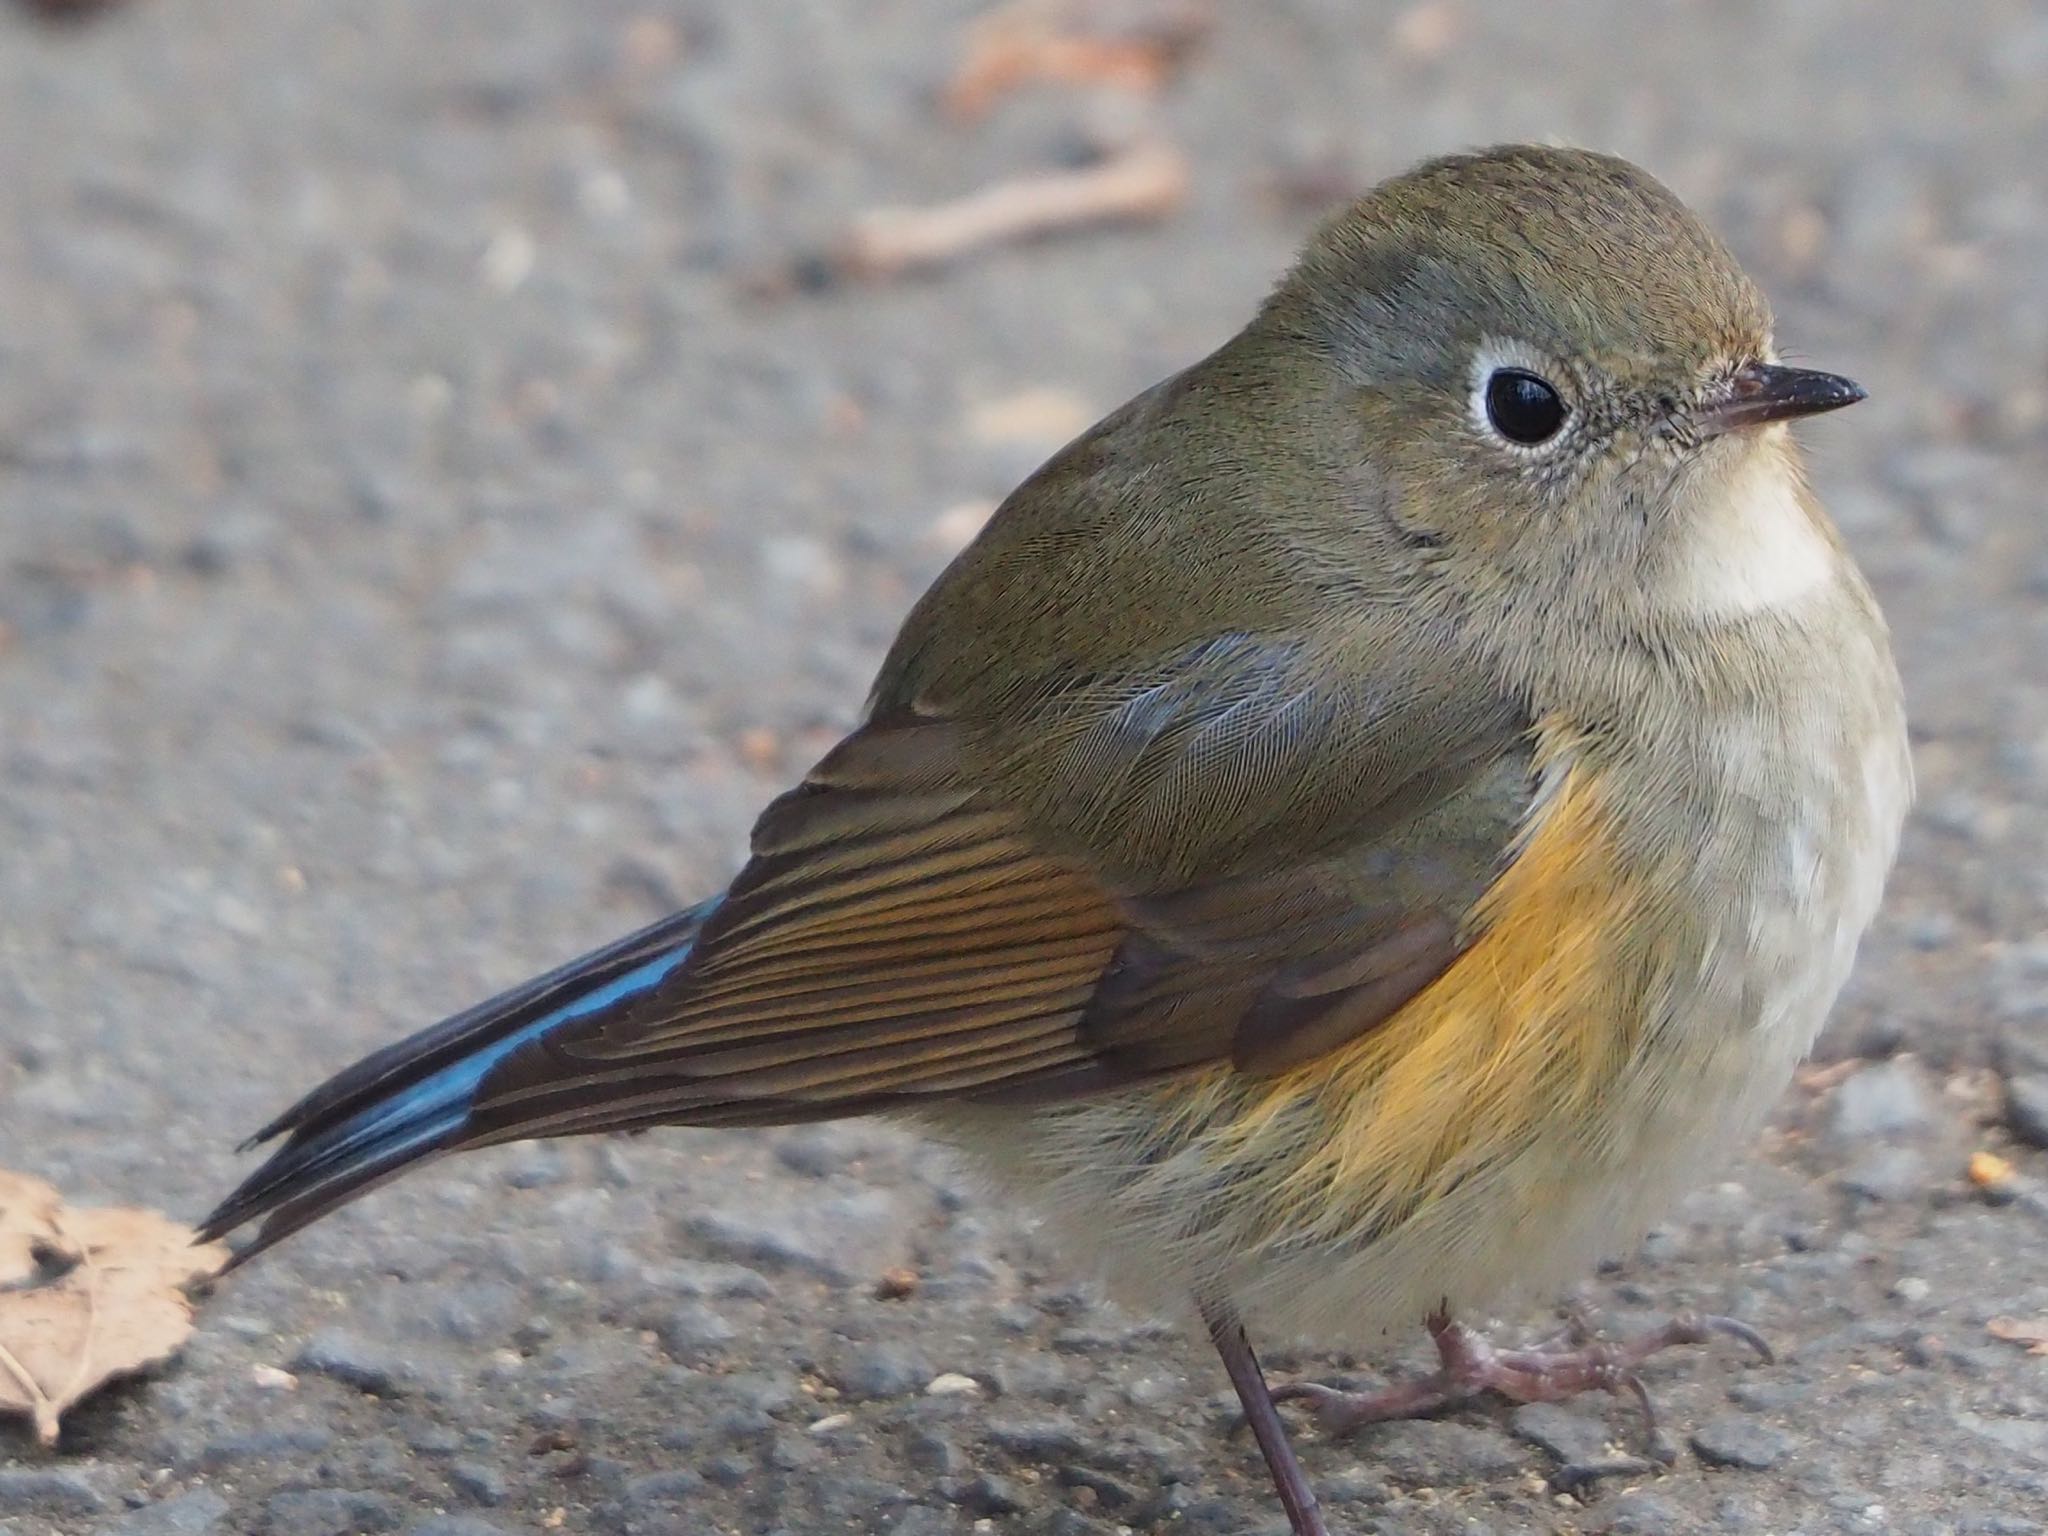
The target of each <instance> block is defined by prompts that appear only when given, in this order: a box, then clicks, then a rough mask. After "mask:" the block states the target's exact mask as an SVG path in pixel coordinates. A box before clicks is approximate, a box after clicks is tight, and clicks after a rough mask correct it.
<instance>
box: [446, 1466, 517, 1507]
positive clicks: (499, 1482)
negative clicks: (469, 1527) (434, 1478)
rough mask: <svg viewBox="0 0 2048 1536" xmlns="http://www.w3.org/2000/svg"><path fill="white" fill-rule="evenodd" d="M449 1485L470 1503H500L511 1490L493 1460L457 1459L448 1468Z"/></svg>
mask: <svg viewBox="0 0 2048 1536" xmlns="http://www.w3.org/2000/svg"><path fill="white" fill-rule="evenodd" d="M448 1483H449V1486H451V1487H452V1488H454V1490H455V1491H456V1492H457V1493H459V1494H461V1495H462V1496H463V1497H464V1498H465V1499H468V1500H469V1501H470V1503H472V1504H485V1505H493V1504H502V1503H504V1502H505V1496H506V1495H507V1494H508V1493H510V1492H511V1489H510V1487H509V1486H508V1484H507V1483H506V1481H505V1474H504V1473H503V1472H502V1471H500V1470H499V1469H498V1466H497V1464H496V1463H495V1462H489V1461H458V1462H453V1463H451V1464H450V1465H449V1468H448Z"/></svg>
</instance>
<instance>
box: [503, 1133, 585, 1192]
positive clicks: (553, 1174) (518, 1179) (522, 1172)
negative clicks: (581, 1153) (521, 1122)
mask: <svg viewBox="0 0 2048 1536" xmlns="http://www.w3.org/2000/svg"><path fill="white" fill-rule="evenodd" d="M568 1176H569V1165H568V1161H567V1159H566V1158H564V1157H563V1155H562V1149H561V1148H560V1147H558V1146H556V1145H555V1144H554V1143H553V1142H551V1141H528V1142H522V1143H520V1144H519V1145H518V1146H517V1147H516V1148H514V1149H513V1152H512V1155H511V1157H510V1159H509V1166H507V1167H506V1169H505V1173H504V1179H505V1182H506V1183H507V1184H508V1185H510V1186H511V1187H512V1188H514V1189H546V1188H548V1187H550V1186H551V1185H555V1184H559V1183H561V1182H562V1181H563V1180H564V1179H566V1178H567V1177H568Z"/></svg>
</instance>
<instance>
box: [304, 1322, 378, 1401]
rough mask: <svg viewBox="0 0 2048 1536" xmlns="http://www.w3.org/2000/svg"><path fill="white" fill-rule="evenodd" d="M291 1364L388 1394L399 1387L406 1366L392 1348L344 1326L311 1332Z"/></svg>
mask: <svg viewBox="0 0 2048 1536" xmlns="http://www.w3.org/2000/svg"><path fill="white" fill-rule="evenodd" d="M292 1368H293V1369H294V1370H296V1371H299V1372H300V1373H302V1374H303V1373H306V1372H311V1373H313V1374H315V1375H319V1376H330V1377H332V1378H333V1379H334V1380H336V1381H339V1382H342V1383H344V1384H346V1385H348V1386H351V1387H354V1388H355V1389H356V1390H357V1391H359V1392H368V1393H370V1394H371V1395H373V1396H376V1397H391V1396H395V1395H397V1394H398V1392H399V1391H400V1390H401V1388H400V1382H401V1381H402V1380H403V1378H404V1377H405V1375H406V1369H405V1366H404V1365H403V1363H402V1362H401V1361H400V1360H399V1358H398V1356H397V1355H396V1354H394V1353H393V1352H392V1351H391V1349H390V1348H389V1347H388V1346H386V1345H384V1344H381V1343H379V1342H377V1341H376V1340H373V1339H368V1338H365V1337H363V1336H362V1335H360V1334H356V1333H352V1332H349V1331H347V1330H345V1329H340V1328H331V1329H324V1330H322V1331H321V1332H319V1333H316V1334H314V1335H313V1337H312V1338H310V1339H308V1340H307V1341H306V1343H305V1347H304V1348H302V1349H301V1350H300V1351H299V1352H298V1354H297V1355H296V1356H294V1357H293V1359H292Z"/></svg>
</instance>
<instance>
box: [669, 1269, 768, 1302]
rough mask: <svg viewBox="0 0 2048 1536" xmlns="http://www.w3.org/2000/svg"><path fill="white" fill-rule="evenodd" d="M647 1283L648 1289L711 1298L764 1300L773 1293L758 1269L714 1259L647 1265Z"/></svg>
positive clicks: (714, 1299) (720, 1299)
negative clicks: (651, 1267) (648, 1268)
mask: <svg viewBox="0 0 2048 1536" xmlns="http://www.w3.org/2000/svg"><path fill="white" fill-rule="evenodd" d="M646 1285H647V1287H648V1289H649V1290H658V1291H667V1292H670V1293H672V1294H674V1295H677V1296H690V1297H696V1298H705V1299H709V1300H712V1301H725V1300H732V1299H741V1300H747V1301H766V1300H767V1299H768V1298H769V1297H771V1296H773V1295H774V1294H775V1292H774V1288H773V1287H772V1286H770V1285H769V1284H768V1279H767V1277H766V1276H765V1275H763V1274H762V1273H761V1272H760V1271H759V1270H757V1269H748V1268H747V1267H746V1265H744V1264H721V1263H718V1262H716V1261H714V1260H694V1261H691V1260H686V1261H684V1262H682V1263H679V1264H664V1265H662V1266H661V1267H660V1268H659V1269H650V1270H648V1271H647V1274H646Z"/></svg>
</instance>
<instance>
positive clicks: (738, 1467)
mask: <svg viewBox="0 0 2048 1536" xmlns="http://www.w3.org/2000/svg"><path fill="white" fill-rule="evenodd" d="M753 1475H754V1461H753V1458H752V1457H751V1456H742V1455H740V1454H739V1453H738V1452H737V1451H727V1452H726V1453H725V1454H724V1455H723V1456H714V1457H712V1458H711V1459H710V1460H709V1461H707V1462H705V1463H704V1476H705V1477H706V1478H707V1479H709V1480H710V1481H711V1482H714V1483H716V1484H717V1485H718V1486H719V1487H721V1488H740V1487H744V1486H745V1485H746V1482H747V1480H748V1479H749V1478H751V1477H752V1476H753Z"/></svg>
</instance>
